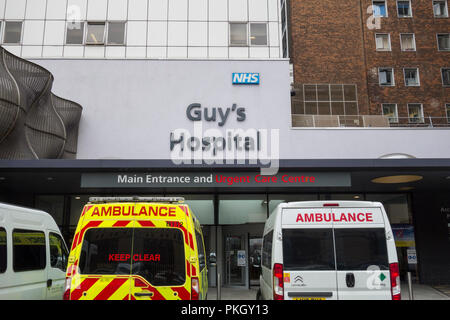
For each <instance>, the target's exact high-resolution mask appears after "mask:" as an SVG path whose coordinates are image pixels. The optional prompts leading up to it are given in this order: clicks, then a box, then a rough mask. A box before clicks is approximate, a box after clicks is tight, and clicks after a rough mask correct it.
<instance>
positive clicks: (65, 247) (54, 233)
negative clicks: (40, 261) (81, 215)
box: [48, 231, 70, 272]
mask: <svg viewBox="0 0 450 320" xmlns="http://www.w3.org/2000/svg"><path fill="white" fill-rule="evenodd" d="M51 237H55V238H57V239H58V240H59V241H60V243H61V245H62V250H63V255H64V254H65V255H66V261H65V268H64V269H61V268H58V267H57V266H53V265H52V260H51V253H52V252H51V251H52V250H51V242H50V238H51ZM48 247H49V256H50V267H51V268H54V269H58V270H61V271H63V272H66V269H67V264H68V262H69V254H70V252H69V250H68V248H67V246H66V243H65V242H64V239H63V237H62V236H61V235H60V234H58V233H56V232H52V231H50V232H49V233H48Z"/></svg>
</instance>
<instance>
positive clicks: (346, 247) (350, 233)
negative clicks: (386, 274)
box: [334, 228, 389, 270]
mask: <svg viewBox="0 0 450 320" xmlns="http://www.w3.org/2000/svg"><path fill="white" fill-rule="evenodd" d="M334 236H335V240H336V261H337V269H338V270H367V268H368V267H369V266H378V267H379V268H380V270H389V262H388V255H387V246H386V235H385V231H384V229H382V228H370V229H368V228H364V229H335V230H334Z"/></svg>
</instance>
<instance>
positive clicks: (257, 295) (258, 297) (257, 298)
mask: <svg viewBox="0 0 450 320" xmlns="http://www.w3.org/2000/svg"><path fill="white" fill-rule="evenodd" d="M256 300H262V297H261V289H259V290H258V292H256Z"/></svg>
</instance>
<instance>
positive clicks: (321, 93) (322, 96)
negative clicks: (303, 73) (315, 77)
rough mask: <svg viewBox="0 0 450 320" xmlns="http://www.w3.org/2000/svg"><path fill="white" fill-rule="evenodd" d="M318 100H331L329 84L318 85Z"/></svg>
mask: <svg viewBox="0 0 450 320" xmlns="http://www.w3.org/2000/svg"><path fill="white" fill-rule="evenodd" d="M317 100H318V101H330V86H329V85H317Z"/></svg>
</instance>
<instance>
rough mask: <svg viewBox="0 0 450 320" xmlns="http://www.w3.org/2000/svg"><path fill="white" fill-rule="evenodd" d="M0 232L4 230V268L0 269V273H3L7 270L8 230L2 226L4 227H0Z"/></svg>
mask: <svg viewBox="0 0 450 320" xmlns="http://www.w3.org/2000/svg"><path fill="white" fill-rule="evenodd" d="M0 232H5V247H6V252H5V260H4V264H5V269H4V270H2V269H0V274H4V273H6V271H8V232H7V231H6V228H4V227H0Z"/></svg>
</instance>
